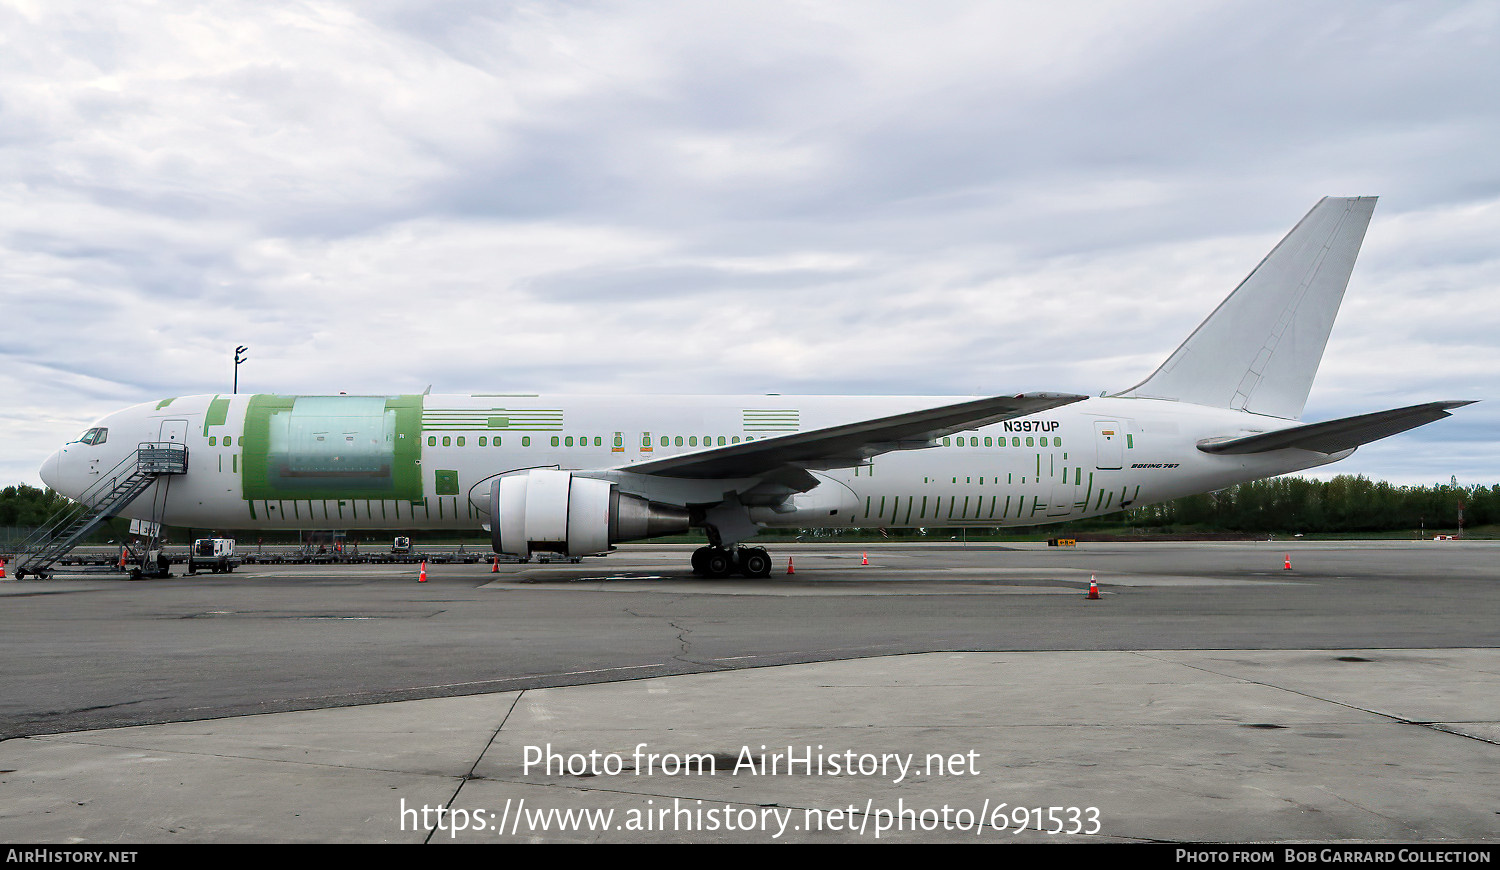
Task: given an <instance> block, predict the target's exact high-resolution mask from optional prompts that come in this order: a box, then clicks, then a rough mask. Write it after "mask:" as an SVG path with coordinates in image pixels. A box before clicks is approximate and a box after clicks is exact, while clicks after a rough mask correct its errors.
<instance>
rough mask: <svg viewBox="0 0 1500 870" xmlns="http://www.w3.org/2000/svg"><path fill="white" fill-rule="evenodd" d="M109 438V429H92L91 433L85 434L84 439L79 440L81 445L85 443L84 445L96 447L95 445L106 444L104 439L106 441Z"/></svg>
mask: <svg viewBox="0 0 1500 870" xmlns="http://www.w3.org/2000/svg"><path fill="white" fill-rule="evenodd" d="M108 437H109V430H108V429H105V428H98V429H90V430H89V431H87V432H85V433H83V437H82V438H79V439H78V440H79V441H80V442H81V443H83V444H88V445H94V444H103V443H104V439H106V438H108Z"/></svg>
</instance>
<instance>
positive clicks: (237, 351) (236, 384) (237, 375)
mask: <svg viewBox="0 0 1500 870" xmlns="http://www.w3.org/2000/svg"><path fill="white" fill-rule="evenodd" d="M249 349H250V348H248V347H246V346H244V345H243V344H242V345H240V346H239V347H237V348H235V349H234V392H235V393H236V394H238V393H239V391H240V363H242V362H244V361H245V360H247V359H249V357H246V356H241V354H243V353H244V352H245V351H247V350H249Z"/></svg>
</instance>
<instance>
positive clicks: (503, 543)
mask: <svg viewBox="0 0 1500 870" xmlns="http://www.w3.org/2000/svg"><path fill="white" fill-rule="evenodd" d="M687 528H688V512H687V510H686V509H684V508H679V507H673V506H671V505H663V504H657V503H655V502H650V501H647V500H646V499H643V498H640V497H639V496H633V495H626V494H624V493H621V492H620V491H619V490H618V488H616V486H615V485H614V484H612V483H610V482H609V481H607V480H596V479H594V478H591V477H579V476H577V475H575V474H573V473H572V472H570V471H557V470H554V469H534V470H532V471H526V472H522V473H519V474H508V475H506V476H504V477H501V478H498V479H496V480H495V481H494V482H493V483H491V484H490V537H491V540H492V541H493V543H494V546H495V552H497V553H507V554H509V555H512V556H522V557H526V556H530V555H531V554H532V553H535V552H539V551H540V552H552V553H565V554H567V555H569V556H589V555H593V554H595V553H604V552H608V551H609V550H611V549H613V548H614V545H615V544H618V543H620V542H621V541H634V540H639V539H641V538H653V537H656V536H657V535H669V534H673V533H675V532H685V531H687Z"/></svg>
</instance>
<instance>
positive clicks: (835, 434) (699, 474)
mask: <svg viewBox="0 0 1500 870" xmlns="http://www.w3.org/2000/svg"><path fill="white" fill-rule="evenodd" d="M1086 398H1088V397H1087V396H1078V395H1073V394H1070V393H1022V394H1021V395H1018V396H997V397H994V398H988V399H976V400H974V401H972V402H959V403H957V404H954V405H943V406H941V407H937V408H924V409H922V410H920V411H908V412H906V413H903V414H894V415H892V416H889V417H879V418H876V419H873V420H862V421H860V422H857V423H845V424H843V425H839V426H830V427H828V428H825V429H814V430H812V431H810V432H795V433H792V434H790V435H779V436H776V437H772V438H762V439H758V440H755V441H747V442H745V443H742V444H731V445H729V446H727V447H717V448H714V449H712V450H701V451H699V452H697V453H686V454H680V455H677V456H669V457H667V458H665V459H655V460H651V461H649V462H641V463H636V464H632V465H628V466H623V467H622V469H621V470H625V471H631V472H634V473H636V474H655V475H663V476H668V477H684V478H718V477H724V478H735V477H755V476H759V475H763V474H767V473H770V472H771V471H774V470H776V469H779V468H784V467H786V466H789V465H791V466H797V467H800V468H817V469H826V468H847V467H849V466H851V465H858V464H860V463H862V462H864V461H865V460H866V459H869V458H870V457H871V456H878V455H879V454H881V453H888V452H890V451H893V450H914V449H919V448H924V447H931V446H933V440H934V439H936V438H941V437H943V436H944V435H951V434H953V433H954V432H962V431H964V430H966V429H976V428H979V427H981V426H988V425H990V424H992V423H998V422H1000V421H1002V420H1010V419H1013V418H1015V417H1024V416H1027V415H1028V414H1037V413H1040V412H1042V411H1047V410H1051V409H1052V408H1058V407H1061V406H1063V405H1069V404H1072V403H1073V402H1080V401H1083V400H1084V399H1086Z"/></svg>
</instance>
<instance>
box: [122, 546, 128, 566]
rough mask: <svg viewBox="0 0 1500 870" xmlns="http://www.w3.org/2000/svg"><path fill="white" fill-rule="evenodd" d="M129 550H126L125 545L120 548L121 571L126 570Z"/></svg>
mask: <svg viewBox="0 0 1500 870" xmlns="http://www.w3.org/2000/svg"><path fill="white" fill-rule="evenodd" d="M127 552H129V551H128V550H126V549H125V548H124V547H121V548H120V570H121V571H124V570H125V554H126V553H127Z"/></svg>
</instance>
